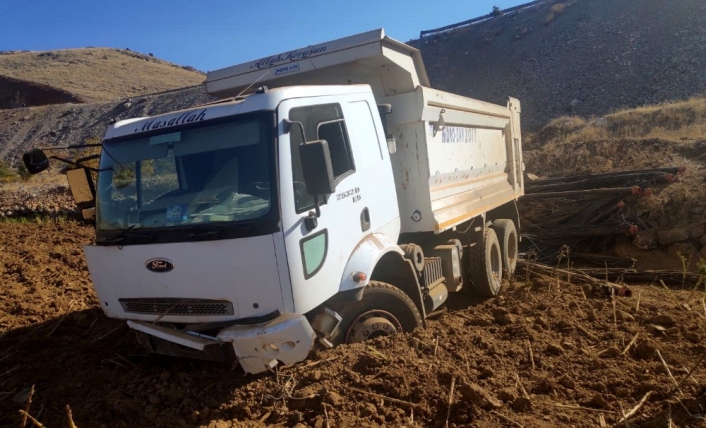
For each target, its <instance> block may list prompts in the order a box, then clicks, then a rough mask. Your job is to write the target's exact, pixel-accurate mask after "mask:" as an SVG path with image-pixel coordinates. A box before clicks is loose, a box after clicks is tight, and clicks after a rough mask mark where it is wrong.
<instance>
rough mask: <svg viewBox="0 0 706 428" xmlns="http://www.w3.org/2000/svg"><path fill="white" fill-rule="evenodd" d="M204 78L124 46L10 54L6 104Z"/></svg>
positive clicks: (2, 91) (99, 98)
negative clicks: (125, 48)
mask: <svg viewBox="0 0 706 428" xmlns="http://www.w3.org/2000/svg"><path fill="white" fill-rule="evenodd" d="M204 79H205V76H204V74H203V73H201V72H198V71H196V70H195V69H193V68H191V67H181V66H178V65H175V64H172V63H169V62H166V61H163V60H160V59H157V58H154V57H152V56H150V55H143V54H140V53H137V52H133V51H129V50H122V49H108V48H86V49H69V50H58V51H46V52H12V53H4V54H2V55H0V108H13V107H20V106H22V105H23V104H25V105H28V106H29V105H46V104H57V103H62V102H89V103H90V102H104V101H114V100H116V99H120V98H127V97H133V96H137V95H141V94H148V93H155V92H162V91H168V90H172V89H176V88H183V87H185V86H193V85H197V84H200V83H202V82H203V81H204ZM57 94H59V95H57Z"/></svg>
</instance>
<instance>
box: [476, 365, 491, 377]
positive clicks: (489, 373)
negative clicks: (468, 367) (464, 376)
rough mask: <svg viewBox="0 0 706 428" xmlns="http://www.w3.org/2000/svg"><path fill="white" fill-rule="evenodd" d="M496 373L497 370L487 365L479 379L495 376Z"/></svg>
mask: <svg viewBox="0 0 706 428" xmlns="http://www.w3.org/2000/svg"><path fill="white" fill-rule="evenodd" d="M494 374H495V372H493V370H492V369H490V368H488V367H486V368H484V369H483V370H482V371H481V372H480V374H479V375H478V379H487V378H489V377H493V375H494Z"/></svg>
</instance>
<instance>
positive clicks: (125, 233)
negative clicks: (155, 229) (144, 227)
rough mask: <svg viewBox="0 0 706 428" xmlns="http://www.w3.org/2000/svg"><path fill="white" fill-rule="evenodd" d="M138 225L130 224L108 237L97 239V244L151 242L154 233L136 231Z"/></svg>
mask: <svg viewBox="0 0 706 428" xmlns="http://www.w3.org/2000/svg"><path fill="white" fill-rule="evenodd" d="M138 229H140V228H139V227H135V225H134V224H133V225H132V226H129V227H127V228H126V229H123V230H121V231H120V232H118V233H117V234H115V235H113V236H111V237H110V238H103V239H100V240H97V241H96V243H98V244H127V243H131V242H136V241H140V242H151V241H152V240H153V239H154V234H153V233H150V232H137V230H138Z"/></svg>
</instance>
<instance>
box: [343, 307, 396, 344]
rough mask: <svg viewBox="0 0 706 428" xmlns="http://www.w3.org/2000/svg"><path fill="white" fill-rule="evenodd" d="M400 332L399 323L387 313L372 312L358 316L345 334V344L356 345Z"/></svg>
mask: <svg viewBox="0 0 706 428" xmlns="http://www.w3.org/2000/svg"><path fill="white" fill-rule="evenodd" d="M401 331H402V325H401V324H400V322H399V321H398V320H397V318H395V316H394V315H392V314H391V313H389V312H385V311H380V310H373V311H368V312H365V313H363V314H360V315H358V317H357V318H356V319H355V320H353V323H351V326H350V327H349V328H348V331H347V332H346V343H358V342H362V341H364V340H368V339H374V338H376V337H380V336H389V335H392V334H396V333H399V332H401Z"/></svg>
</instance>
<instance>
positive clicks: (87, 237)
mask: <svg viewBox="0 0 706 428" xmlns="http://www.w3.org/2000/svg"><path fill="white" fill-rule="evenodd" d="M0 237H1V238H0V242H1V244H0V269H1V270H0V283H1V284H2V287H1V288H0V296H1V297H0V426H8V427H17V426H20V424H21V420H22V417H21V415H20V413H19V410H20V409H24V408H25V405H26V399H27V396H28V395H29V391H30V389H31V387H32V386H33V385H34V389H35V393H34V395H33V397H32V404H31V407H30V414H32V415H33V416H34V417H35V418H37V419H38V420H39V421H41V422H42V423H43V424H44V425H45V426H47V427H48V428H51V427H61V426H68V425H67V424H68V418H67V416H66V413H65V407H66V406H67V405H68V406H70V408H71V410H72V412H73V419H74V421H75V423H76V425H77V426H78V427H79V428H83V427H121V426H122V427H143V426H144V427H174V426H186V427H218V428H221V427H251V426H287V427H291V426H298V427H304V426H311V427H327V426H331V427H340V426H356V427H371V426H406V427H427V426H432V427H433V426H437V427H442V426H445V424H446V421H447V420H448V426H450V427H462V426H477V427H490V426H518V427H519V426H525V427H542V426H600V424H599V418H601V417H602V418H603V419H604V420H605V422H606V424H607V425H611V424H614V423H616V422H618V420H619V419H620V412H621V411H624V412H629V411H630V410H631V409H633V408H634V407H635V406H636V405H637V404H638V403H639V401H640V400H641V399H642V398H643V397H645V396H646V395H647V394H649V395H648V396H647V400H646V402H645V403H644V405H643V406H642V407H640V408H639V409H638V411H637V412H636V415H635V416H633V417H632V418H631V419H630V424H631V425H630V426H633V427H637V426H644V427H647V426H650V427H667V426H670V425H669V420H671V421H673V422H674V423H675V424H676V425H677V426H699V425H700V424H703V420H701V419H698V416H697V415H699V414H703V413H704V406H706V397H704V396H703V395H702V392H703V391H704V390H703V388H702V385H706V368H704V367H701V366H697V368H696V369H695V370H694V372H693V375H692V376H691V377H689V378H688V379H685V378H686V375H687V372H688V370H689V369H691V368H692V367H694V366H695V365H696V364H695V363H697V362H698V361H700V359H701V358H702V357H703V356H704V355H706V347H704V345H703V344H702V343H701V342H702V338H703V336H704V327H705V326H706V316H705V315H704V311H705V308H704V304H703V298H704V295H705V293H704V291H703V288H701V289H700V290H699V291H696V292H692V291H691V288H692V287H693V285H694V284H686V285H685V287H684V289H671V290H667V289H665V288H662V287H661V286H654V285H652V286H650V285H645V286H633V287H632V290H633V296H632V297H631V298H626V297H607V296H605V295H602V294H596V293H595V292H594V291H593V290H592V289H590V288H588V287H585V286H584V287H580V286H578V285H572V284H568V283H566V282H563V281H561V278H556V277H550V278H546V277H545V278H541V277H535V276H534V275H531V272H529V273H528V272H526V271H524V272H520V273H518V275H517V277H516V278H515V280H514V281H512V282H509V283H507V284H505V287H504V290H503V293H502V296H501V297H498V298H494V299H489V300H484V301H478V300H474V299H471V298H469V297H468V295H466V294H465V293H460V294H458V295H455V296H452V299H451V300H452V301H451V302H450V303H449V305H448V309H447V311H446V312H445V313H443V314H440V315H439V316H437V317H435V318H433V319H431V320H429V321H428V326H427V328H426V329H425V330H419V331H415V332H412V333H409V334H404V335H397V336H394V337H392V338H386V339H378V340H375V341H372V342H369V343H365V344H358V345H351V346H342V347H339V348H336V349H333V350H323V349H318V350H316V351H314V352H313V353H312V355H311V356H310V358H309V359H308V360H307V361H305V362H303V363H300V364H298V365H295V366H291V367H286V368H281V369H279V370H278V371H277V372H276V373H275V372H273V373H268V374H264V375H258V376H252V375H245V374H244V372H243V371H242V369H241V368H239V367H237V366H233V365H228V364H217V363H206V362H200V361H193V360H185V359H178V358H171V357H163V356H155V355H145V354H144V352H143V351H142V350H141V349H140V347H139V346H138V345H137V343H136V342H135V340H134V338H133V335H132V334H131V332H130V331H129V329H128V327H127V326H126V325H125V324H124V323H123V322H121V321H115V320H110V319H107V318H106V317H105V316H104V315H103V314H102V312H101V311H100V309H99V308H98V305H97V302H96V299H95V295H94V292H93V290H92V288H91V282H90V278H89V276H88V273H87V270H86V265H85V262H84V259H83V254H82V250H81V247H82V245H84V244H86V243H90V242H91V240H92V229H91V228H89V227H85V226H80V225H78V224H75V223H71V222H64V223H49V224H33V223H27V224H15V223H2V224H0ZM634 338H636V339H635V340H634V342H633V344H632V345H631V346H628V345H629V344H630V343H631V341H632V339H634ZM626 349H627V351H625V350H626ZM660 355H661V356H662V357H663V358H664V360H665V362H666V364H667V366H668V367H669V370H670V372H671V374H672V375H673V378H674V379H675V381H676V382H677V383H679V388H678V389H677V388H676V386H675V384H674V383H673V381H672V380H671V379H670V376H669V375H668V373H667V371H666V369H665V366H664V364H663V363H662V362H661V361H660ZM452 389H453V394H451V390H452ZM678 391H681V392H678ZM687 412H689V413H691V414H692V415H693V416H690V415H689V413H687ZM621 425H622V424H621Z"/></svg>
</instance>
